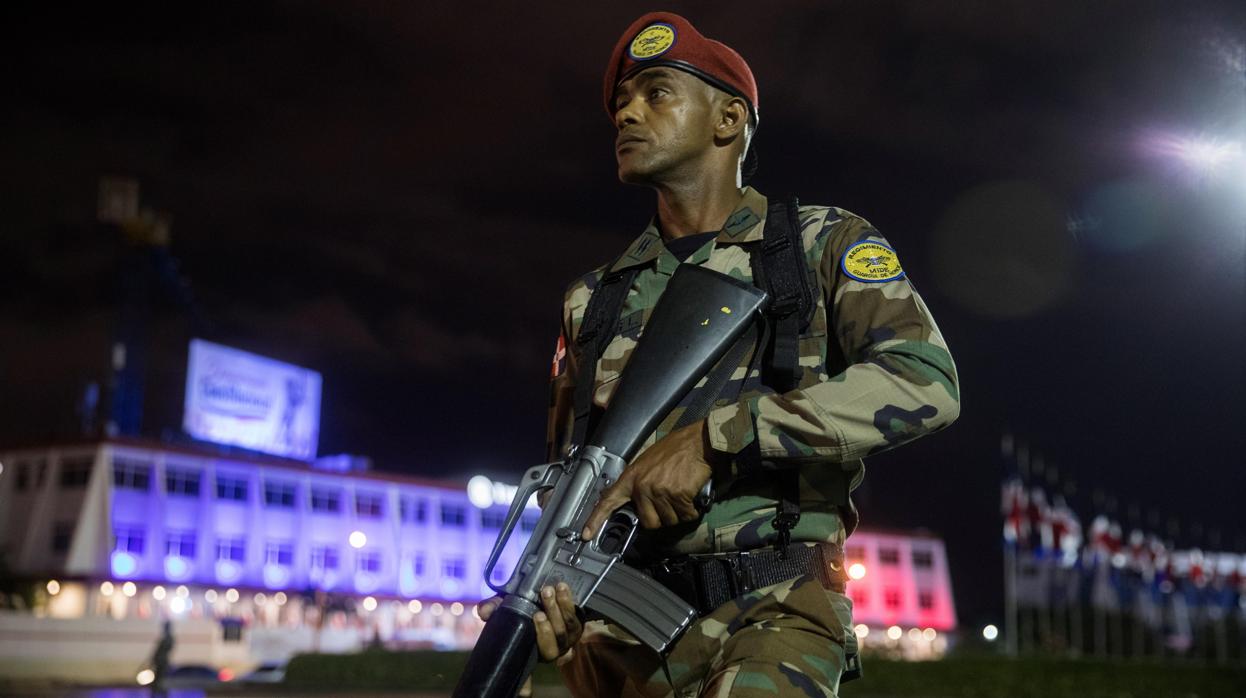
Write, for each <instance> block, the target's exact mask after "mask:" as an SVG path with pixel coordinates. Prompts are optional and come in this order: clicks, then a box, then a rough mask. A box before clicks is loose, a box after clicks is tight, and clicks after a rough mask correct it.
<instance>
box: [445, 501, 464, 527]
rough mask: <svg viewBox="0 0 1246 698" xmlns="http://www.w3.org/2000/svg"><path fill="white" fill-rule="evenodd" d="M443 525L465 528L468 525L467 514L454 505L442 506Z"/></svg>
mask: <svg viewBox="0 0 1246 698" xmlns="http://www.w3.org/2000/svg"><path fill="white" fill-rule="evenodd" d="M441 525H442V526H455V527H460V528H461V527H463V526H465V525H467V512H466V511H465V510H464V509H463V507H461V506H456V505H454V504H442V505H441Z"/></svg>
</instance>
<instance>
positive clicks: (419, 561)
mask: <svg viewBox="0 0 1246 698" xmlns="http://www.w3.org/2000/svg"><path fill="white" fill-rule="evenodd" d="M411 568H412V569H413V570H414V571H415V576H417V577H423V576H424V553H416V554H415V557H413V558H411Z"/></svg>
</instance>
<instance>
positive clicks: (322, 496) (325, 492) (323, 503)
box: [311, 487, 342, 514]
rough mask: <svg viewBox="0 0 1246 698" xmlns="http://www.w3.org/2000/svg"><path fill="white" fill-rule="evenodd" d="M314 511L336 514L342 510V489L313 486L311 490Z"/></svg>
mask: <svg viewBox="0 0 1246 698" xmlns="http://www.w3.org/2000/svg"><path fill="white" fill-rule="evenodd" d="M311 508H312V511H318V512H320V513H322V514H336V513H338V512H340V511H341V510H342V491H341V490H331V489H324V488H320V487H313V488H312V490H311Z"/></svg>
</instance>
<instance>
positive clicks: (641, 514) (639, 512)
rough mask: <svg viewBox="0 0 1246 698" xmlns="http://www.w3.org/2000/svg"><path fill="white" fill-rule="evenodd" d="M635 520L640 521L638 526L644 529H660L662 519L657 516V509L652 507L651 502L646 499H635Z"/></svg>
mask: <svg viewBox="0 0 1246 698" xmlns="http://www.w3.org/2000/svg"><path fill="white" fill-rule="evenodd" d="M635 502H636V518H638V519H640V525H641V526H643V527H645V528H660V527H661V526H662V518H661V517H660V516H658V512H657V509H655V508H654V507H653V500H651V499H649V498H648V497H637V498H636V500H635Z"/></svg>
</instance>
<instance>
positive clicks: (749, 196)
mask: <svg viewBox="0 0 1246 698" xmlns="http://www.w3.org/2000/svg"><path fill="white" fill-rule="evenodd" d="M766 208H767V201H766V197H765V196H763V195H762V194H761V193H760V192H758V191H757V190H756V189H754V188H752V187H745V188H744V198H743V199H741V200H740V206H739V207H738V208H736V210H735V211H733V212H732V213H731V215H730V216H727V222H726V223H724V224H723V227H722V230H720V231H718V236H717V237H715V238H714V242H715V243H718V244H738V243H742V242H753V241H756V240H760V239H761V238H762V230H764V229H765V227H766ZM665 250H666V246H665V245H663V244H662V234H661V233H659V232H658V222H657V216H654V217H653V218H651V219H649V225H648V226H646V227H645V232H643V233H641V234H640V236H639V237H637V238H636V239H635V240H633V241H632V244H631V245H630V246H629V247H628V248H627V251H626V252H624V253H623V256H622V257H619V259H618V261H616V262H615V263H614V265H613V266H611V267H610V271H620V270H623V269H628V268H630V267H638V266H643V265H645V264H649V263H650V262H652V261H653V260H655V259H657V258H658V257H659V256H661V254H662V252H663V251H665Z"/></svg>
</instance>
